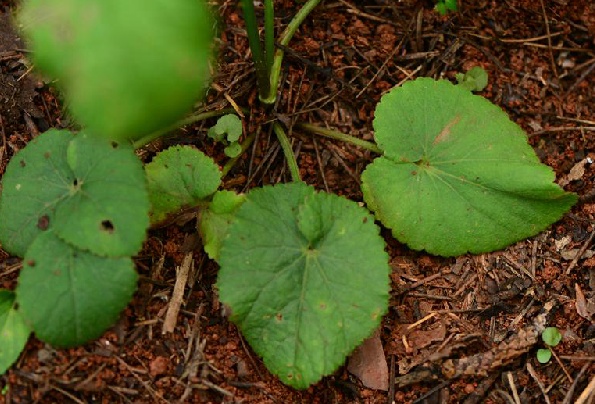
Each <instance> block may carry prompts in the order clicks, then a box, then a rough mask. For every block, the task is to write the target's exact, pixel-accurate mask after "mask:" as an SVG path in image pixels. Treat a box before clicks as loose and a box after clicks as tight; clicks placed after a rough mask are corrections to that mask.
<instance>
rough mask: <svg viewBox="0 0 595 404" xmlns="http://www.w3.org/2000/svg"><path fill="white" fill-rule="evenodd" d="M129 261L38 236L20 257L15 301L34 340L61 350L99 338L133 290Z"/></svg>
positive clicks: (133, 274) (49, 235)
mask: <svg viewBox="0 0 595 404" xmlns="http://www.w3.org/2000/svg"><path fill="white" fill-rule="evenodd" d="M136 281H137V274H136V271H135V270H134V266H133V264H132V260H131V259H130V258H128V257H126V258H107V257H99V256H97V255H94V254H91V253H89V252H87V251H82V250H78V249H76V248H74V247H72V246H71V245H69V244H67V243H65V242H64V241H62V240H60V238H58V237H56V236H55V235H54V234H53V231H51V230H50V231H46V232H44V233H42V234H40V235H39V236H38V237H37V238H36V239H35V241H34V242H33V244H31V247H29V250H27V254H26V255H25V260H24V266H23V270H22V271H21V273H20V276H19V284H18V287H17V302H18V304H19V310H20V311H21V312H22V313H23V317H24V318H26V319H27V321H29V322H31V325H32V327H33V331H35V334H36V335H37V337H38V338H39V339H40V340H42V341H45V342H49V343H51V344H52V345H55V346H60V347H66V346H75V345H80V344H83V343H85V342H87V341H89V340H92V339H94V338H97V337H99V336H100V335H101V334H102V333H103V332H104V331H105V330H106V329H107V328H108V327H109V326H111V325H112V324H113V323H114V322H115V321H116V319H117V318H118V315H119V314H120V312H121V311H122V310H124V308H125V307H126V305H127V304H128V302H129V301H130V299H131V298H132V294H133V293H134V291H135V290H136Z"/></svg>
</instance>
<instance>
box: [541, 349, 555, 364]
mask: <svg viewBox="0 0 595 404" xmlns="http://www.w3.org/2000/svg"><path fill="white" fill-rule="evenodd" d="M550 359H552V350H551V349H549V348H541V349H538V350H537V360H538V361H539V363H548V362H549V361H550Z"/></svg>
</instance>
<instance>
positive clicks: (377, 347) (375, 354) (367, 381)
mask: <svg viewBox="0 0 595 404" xmlns="http://www.w3.org/2000/svg"><path fill="white" fill-rule="evenodd" d="M347 370H349V372H350V373H351V374H353V375H354V376H356V377H357V378H358V379H360V380H361V381H362V383H363V385H364V386H366V387H367V388H370V389H375V390H383V391H387V390H388V364H387V363H386V357H385V356H384V349H383V348H382V342H381V341H380V331H379V330H376V332H375V333H374V335H372V336H371V337H370V338H368V339H366V340H365V341H364V342H363V343H362V344H361V345H360V346H359V347H358V348H357V349H356V350H355V351H354V352H353V354H352V355H351V356H350V357H349V362H348V364H347Z"/></svg>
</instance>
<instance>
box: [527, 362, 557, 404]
mask: <svg viewBox="0 0 595 404" xmlns="http://www.w3.org/2000/svg"><path fill="white" fill-rule="evenodd" d="M527 370H528V371H529V374H530V375H531V377H532V378H533V379H534V380H535V382H536V383H537V385H538V386H539V390H541V392H542V393H543V398H544V399H545V402H546V403H547V404H551V401H550V398H549V397H548V395H547V393H546V392H545V386H544V385H543V383H542V382H541V380H540V379H539V375H538V374H537V372H535V369H533V366H531V363H529V362H527Z"/></svg>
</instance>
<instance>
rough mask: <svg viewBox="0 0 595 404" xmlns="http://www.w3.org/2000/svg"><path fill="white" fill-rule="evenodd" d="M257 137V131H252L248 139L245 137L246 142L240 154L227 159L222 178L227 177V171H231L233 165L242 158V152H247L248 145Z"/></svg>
mask: <svg viewBox="0 0 595 404" xmlns="http://www.w3.org/2000/svg"><path fill="white" fill-rule="evenodd" d="M255 138H256V133H252V134H251V135H250V136H248V137H247V138H246V139H244V142H243V143H242V151H241V152H240V154H239V155H238V156H237V157H234V158H232V159H229V160H228V161H227V163H225V166H223V170H221V178H223V177H225V176H226V175H227V173H229V172H230V171H231V169H232V168H233V166H235V164H236V163H237V161H238V160H239V159H240V157H242V154H244V153H245V152H246V150H248V147H250V145H251V144H252V142H254V139H255Z"/></svg>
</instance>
